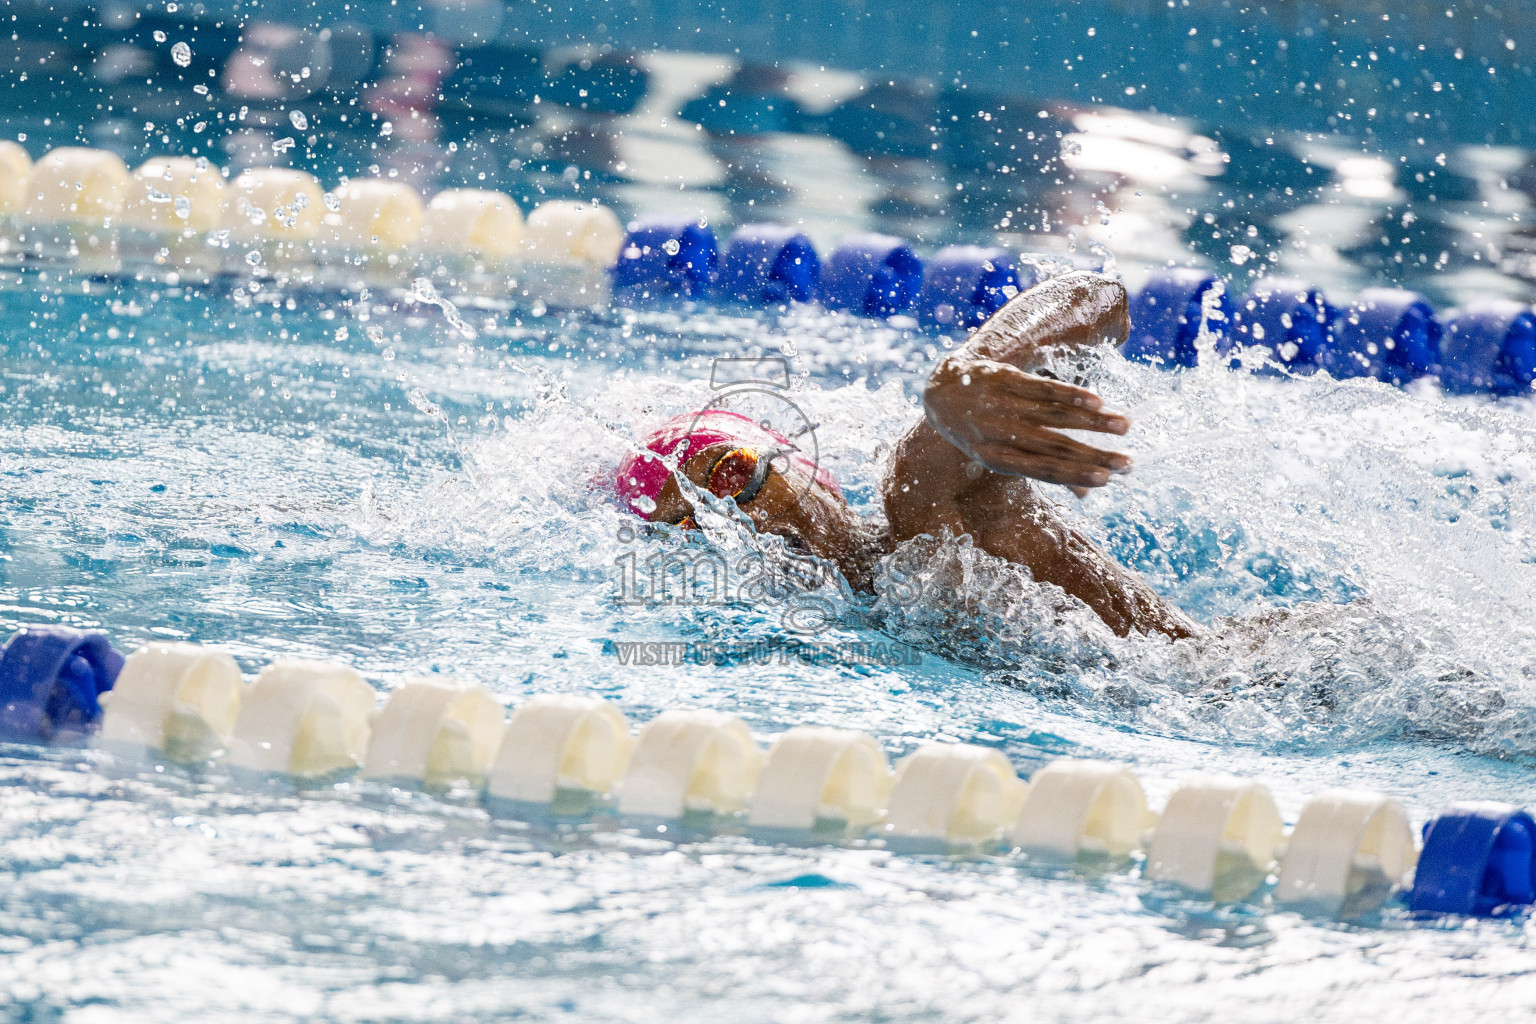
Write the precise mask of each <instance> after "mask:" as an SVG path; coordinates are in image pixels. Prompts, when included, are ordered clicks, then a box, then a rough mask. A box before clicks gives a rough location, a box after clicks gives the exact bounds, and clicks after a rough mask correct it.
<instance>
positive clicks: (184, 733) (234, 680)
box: [101, 643, 244, 761]
mask: <svg viewBox="0 0 1536 1024" xmlns="http://www.w3.org/2000/svg"><path fill="white" fill-rule="evenodd" d="M243 686H244V682H243V681H242V680H241V678H240V667H239V666H238V665H236V664H235V660H234V659H233V658H231V657H230V656H229V655H228V654H225V653H224V652H223V651H218V650H214V649H212V648H208V647H201V646H199V645H197V644H188V643H153V644H146V645H145V646H143V647H140V648H139V649H138V650H136V651H134V652H133V653H132V654H130V655H129V656H128V659H127V661H126V662H124V664H123V669H122V672H120V673H119V674H118V677H117V682H116V684H115V685H114V686H113V688H112V689H111V690H110V691H108V692H107V693H104V694H102V695H101V702H102V706H103V708H104V710H103V713H102V720H101V744H102V746H103V747H105V748H107V749H109V750H114V751H119V752H123V753H130V754H135V755H142V754H145V753H149V752H158V753H161V754H164V755H165V757H167V758H168V759H170V760H172V761H201V760H204V759H205V758H207V757H209V756H210V755H212V754H213V753H214V752H215V751H217V750H218V749H219V748H221V747H223V746H224V745H225V743H226V742H227V740H228V737H229V735H230V734H231V733H232V732H233V731H234V727H235V719H236V717H237V716H238V715H239V713H240V697H241V689H242V688H243Z"/></svg>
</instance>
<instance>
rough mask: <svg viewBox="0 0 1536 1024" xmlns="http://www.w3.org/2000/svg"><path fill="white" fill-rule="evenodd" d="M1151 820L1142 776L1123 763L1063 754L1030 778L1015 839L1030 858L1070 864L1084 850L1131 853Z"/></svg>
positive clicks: (1012, 836) (1117, 854) (1012, 837)
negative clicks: (1137, 778) (1080, 759)
mask: <svg viewBox="0 0 1536 1024" xmlns="http://www.w3.org/2000/svg"><path fill="white" fill-rule="evenodd" d="M1150 823H1151V821H1150V816H1149V815H1148V813H1147V797H1146V794H1145V793H1144V792H1142V788H1141V783H1140V782H1138V781H1136V777H1135V776H1134V775H1132V774H1131V773H1130V772H1128V771H1126V770H1125V768H1124V767H1122V766H1121V765H1117V764H1109V763H1107V762H1103V761H1079V760H1074V759H1071V758H1063V759H1061V760H1058V761H1052V762H1051V763H1050V764H1048V765H1046V766H1045V767H1044V768H1042V769H1040V770H1039V771H1038V772H1036V773H1035V774H1034V776H1033V777H1032V778H1031V779H1030V780H1029V795H1028V796H1027V797H1026V798H1025V799H1024V806H1023V808H1021V809H1020V811H1019V817H1018V820H1017V821H1016V822H1015V823H1014V826H1013V831H1012V832H1011V833H1009V839H1010V841H1011V842H1012V843H1013V845H1014V846H1016V847H1018V848H1019V849H1020V850H1021V851H1022V852H1024V853H1026V854H1028V855H1029V856H1030V857H1032V858H1035V859H1036V860H1041V861H1051V862H1058V863H1070V862H1072V861H1074V860H1076V859H1077V857H1078V855H1079V854H1090V855H1094V854H1096V855H1100V856H1108V857H1125V856H1128V855H1129V854H1130V853H1131V852H1132V851H1134V850H1136V849H1138V848H1139V847H1140V846H1141V836H1142V831H1143V830H1144V829H1145V828H1146V827H1147V826H1148V825H1149V824H1150Z"/></svg>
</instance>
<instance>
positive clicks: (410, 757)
mask: <svg viewBox="0 0 1536 1024" xmlns="http://www.w3.org/2000/svg"><path fill="white" fill-rule="evenodd" d="M505 730H506V708H504V707H503V706H502V705H501V702H500V701H498V700H496V698H494V697H492V696H491V694H490V691H488V690H486V689H485V688H484V687H480V686H472V687H469V688H467V689H466V688H463V687H460V686H458V685H457V684H455V683H444V682H438V681H435V680H430V679H421V678H417V679H407V680H406V681H405V682H404V683H402V684H401V685H400V686H398V687H396V688H395V689H394V690H392V691H390V694H389V699H388V700H386V701H385V702H384V706H383V707H382V708H380V709H379V710H378V711H376V712H374V714H373V719H372V724H371V729H370V733H371V735H370V738H369V741H368V755H367V757H365V758H364V760H363V769H362V771H361V773H360V774H361V775H362V776H363V777H365V778H375V779H400V780H406V781H410V782H415V783H424V784H426V785H429V786H443V785H447V784H449V783H452V782H455V781H458V780H460V779H464V780H468V781H471V782H474V783H478V782H479V781H480V780H481V779H483V778H484V777H485V773H486V770H487V769H488V768H489V767H490V764H491V758H493V757H494V756H495V755H496V749H497V747H499V746H500V744H501V737H502V733H503V732H504V731H505Z"/></svg>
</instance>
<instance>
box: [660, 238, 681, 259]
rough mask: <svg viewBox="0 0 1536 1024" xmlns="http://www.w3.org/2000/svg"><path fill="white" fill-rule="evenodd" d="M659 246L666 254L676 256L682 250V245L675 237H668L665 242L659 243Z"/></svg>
mask: <svg viewBox="0 0 1536 1024" xmlns="http://www.w3.org/2000/svg"><path fill="white" fill-rule="evenodd" d="M661 248H662V249H663V251H665V252H666V254H667V255H668V256H676V255H677V254H678V253H679V252H681V251H682V248H683V245H682V243H681V242H679V241H678V240H677V239H675V238H669V239H667V240H666V241H665V242H662V243H661Z"/></svg>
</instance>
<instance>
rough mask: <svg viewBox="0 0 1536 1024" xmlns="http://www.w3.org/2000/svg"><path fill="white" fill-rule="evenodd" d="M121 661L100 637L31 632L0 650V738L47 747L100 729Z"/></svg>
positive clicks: (59, 631)
mask: <svg viewBox="0 0 1536 1024" xmlns="http://www.w3.org/2000/svg"><path fill="white" fill-rule="evenodd" d="M122 668H123V656H122V655H121V654H119V653H118V652H117V650H116V649H115V648H113V646H112V642H111V641H110V640H108V639H107V637H106V635H105V634H103V633H87V632H82V631H80V630H74V629H62V628H53V627H42V626H39V627H32V628H28V629H22V630H20V631H18V632H17V633H15V634H14V635H12V637H11V638H10V640H9V641H7V642H6V645H5V647H4V648H3V649H0V739H4V740H10V741H19V742H37V741H43V742H48V741H50V740H56V739H60V740H62V739H68V738H69V737H71V736H83V735H85V734H87V733H89V732H91V731H93V730H95V729H96V728H97V726H99V725H100V724H101V703H100V699H99V698H100V697H101V695H102V694H104V693H107V692H108V691H110V690H111V689H112V685H113V683H115V682H116V681H117V675H118V673H119V672H121V671H122Z"/></svg>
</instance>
